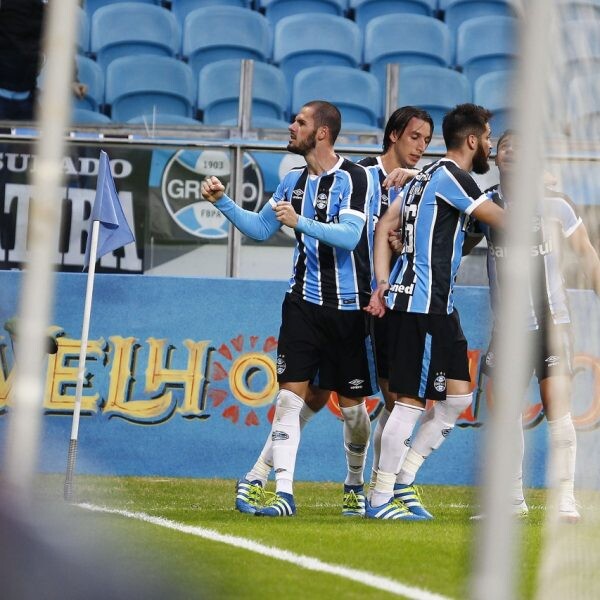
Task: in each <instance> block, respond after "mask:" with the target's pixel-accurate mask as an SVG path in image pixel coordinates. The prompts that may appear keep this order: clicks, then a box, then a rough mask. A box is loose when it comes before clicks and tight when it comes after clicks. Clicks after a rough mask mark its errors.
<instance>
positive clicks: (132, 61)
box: [106, 55, 194, 122]
mask: <svg viewBox="0 0 600 600" xmlns="http://www.w3.org/2000/svg"><path fill="white" fill-rule="evenodd" d="M193 79H194V78H193V75H192V71H191V69H190V68H189V67H188V65H186V64H185V63H183V62H181V61H179V60H176V59H174V58H169V57H167V56H155V55H134V56H124V57H121V58H117V59H115V60H114V61H113V62H111V63H110V65H108V68H107V70H106V104H107V105H109V106H110V107H111V116H112V119H113V121H119V122H123V121H127V120H129V119H132V118H134V117H137V116H140V115H160V114H161V113H165V114H171V115H181V116H183V117H192V116H193V104H194V83H193Z"/></svg>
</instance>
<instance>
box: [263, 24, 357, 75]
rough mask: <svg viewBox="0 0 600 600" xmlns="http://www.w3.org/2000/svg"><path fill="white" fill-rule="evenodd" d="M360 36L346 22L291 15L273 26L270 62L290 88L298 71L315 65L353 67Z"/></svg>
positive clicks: (354, 26)
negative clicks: (273, 36)
mask: <svg viewBox="0 0 600 600" xmlns="http://www.w3.org/2000/svg"><path fill="white" fill-rule="evenodd" d="M361 50H362V36H361V33H360V29H359V28H358V25H357V24H356V23H354V22H353V21H351V20H350V19H345V18H344V17H338V16H335V15H325V14H316V15H315V14H310V13H307V14H301V15H292V16H290V17H285V18H283V19H281V21H279V22H278V23H277V25H275V40H274V44H273V62H274V63H275V64H277V65H279V68H280V69H281V70H282V71H283V72H284V74H285V77H286V80H287V82H288V85H289V86H290V87H291V85H292V83H293V80H294V75H295V74H296V73H297V72H298V71H300V70H301V69H305V68H307V67H315V66H318V65H342V66H347V67H357V66H358V65H359V64H360V61H361Z"/></svg>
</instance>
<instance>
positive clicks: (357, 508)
mask: <svg viewBox="0 0 600 600" xmlns="http://www.w3.org/2000/svg"><path fill="white" fill-rule="evenodd" d="M365 502H366V497H365V493H364V489H363V486H362V485H344V500H343V503H342V515H343V516H344V517H364V516H365Z"/></svg>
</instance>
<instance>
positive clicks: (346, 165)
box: [202, 100, 377, 517]
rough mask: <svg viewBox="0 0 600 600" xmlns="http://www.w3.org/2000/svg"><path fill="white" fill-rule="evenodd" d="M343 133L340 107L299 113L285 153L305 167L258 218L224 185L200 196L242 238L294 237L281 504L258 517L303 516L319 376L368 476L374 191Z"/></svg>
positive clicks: (211, 180) (281, 355)
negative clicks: (302, 470) (301, 473)
mask: <svg viewBox="0 0 600 600" xmlns="http://www.w3.org/2000/svg"><path fill="white" fill-rule="evenodd" d="M340 128H341V116H340V112H339V110H338V109H337V107H336V106H334V105H333V104H330V103H329V102H325V101H320V100H315V101H312V102H309V103H307V104H306V105H304V106H303V107H302V108H301V110H300V112H299V113H298V114H297V115H296V117H295V119H294V122H293V123H292V124H291V125H290V127H289V131H290V140H289V143H288V146H287V149H288V151H289V152H293V153H295V154H300V155H302V156H303V157H304V158H305V160H306V166H305V167H303V168H295V169H292V170H291V171H290V172H289V173H288V174H287V175H286V176H285V177H284V178H283V180H282V181H281V183H280V184H279V186H278V187H277V189H276V191H275V193H274V194H273V197H272V198H271V199H270V201H269V202H268V203H267V204H266V205H265V206H264V207H263V208H262V210H261V211H260V212H259V213H253V212H251V211H247V210H244V209H242V208H240V207H239V206H237V205H236V204H235V202H234V201H233V200H231V199H230V198H228V197H227V196H225V194H224V191H225V187H224V186H223V184H222V183H221V182H220V181H219V179H218V178H216V177H207V178H206V180H204V181H203V182H202V196H203V198H204V199H205V200H208V201H209V202H212V203H214V204H215V206H216V207H217V208H218V209H219V210H220V211H221V212H222V213H223V214H224V215H225V217H226V218H227V219H228V220H229V221H230V222H231V223H232V224H233V225H234V226H235V227H237V228H238V229H239V230H240V231H241V232H242V233H244V234H245V235H247V236H249V237H251V238H253V239H256V240H266V239H268V238H269V237H271V236H272V235H273V234H274V233H275V232H276V231H278V230H279V228H280V227H281V226H282V225H287V226H288V227H291V228H292V229H294V230H295V234H296V249H295V253H294V264H293V273H292V276H291V279H290V287H289V290H288V292H287V294H286V296H285V299H284V301H283V307H282V320H281V328H280V331H279V343H278V355H277V379H278V382H279V393H278V395H277V400H276V410H275V417H274V419H273V426H272V430H271V439H272V448H273V463H274V468H275V481H276V496H275V498H274V499H273V501H272V502H270V503H269V505H267V506H264V507H262V508H259V509H258V510H256V511H255V513H254V514H256V515H258V516H268V517H279V516H291V515H294V514H295V513H296V506H295V502H294V497H293V476H294V468H295V462H296V453H297V450H298V444H299V441H300V415H301V412H302V409H303V407H304V403H305V400H306V398H307V397H308V395H309V393H310V383H311V382H313V381H315V380H316V378H317V377H318V382H319V386H320V387H321V388H322V389H323V390H333V391H335V392H337V394H338V398H339V404H340V408H341V411H342V415H343V416H344V419H345V421H348V426H349V428H350V431H349V440H348V442H347V444H346V446H347V447H348V448H349V449H350V450H351V452H352V455H351V456H348V460H352V461H354V462H355V463H356V462H360V463H361V465H362V466H360V465H357V466H358V467H359V468H360V471H361V477H362V470H363V468H364V461H365V457H366V451H367V447H368V443H369V437H370V433H371V427H370V421H369V416H368V413H367V410H366V406H365V396H367V395H371V394H373V393H374V392H376V391H377V384H376V380H375V373H374V365H375V360H374V354H373V348H372V343H371V338H370V335H369V329H370V327H369V319H368V317H367V315H365V313H364V312H363V311H362V310H361V309H362V308H363V307H365V306H366V305H367V303H368V302H369V295H370V292H371V263H370V255H369V242H368V233H369V228H367V227H365V224H366V223H367V220H368V219H369V215H370V202H371V196H372V184H371V178H370V176H369V174H368V172H367V170H366V169H365V168H363V167H362V166H360V165H357V164H355V163H353V162H351V161H349V160H347V159H344V158H342V157H340V156H338V155H337V154H336V153H335V151H334V148H333V146H334V143H335V140H336V138H337V135H338V133H339V131H340ZM248 483H252V482H248ZM240 484H244V481H242V482H240ZM241 491H242V492H243V491H244V490H241ZM239 493H240V487H239V484H238V495H239Z"/></svg>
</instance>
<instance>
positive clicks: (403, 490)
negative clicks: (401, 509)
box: [394, 483, 433, 519]
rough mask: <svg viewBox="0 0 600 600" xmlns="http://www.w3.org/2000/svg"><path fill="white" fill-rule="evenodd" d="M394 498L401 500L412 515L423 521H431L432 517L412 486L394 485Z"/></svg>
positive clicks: (415, 488)
mask: <svg viewBox="0 0 600 600" xmlns="http://www.w3.org/2000/svg"><path fill="white" fill-rule="evenodd" d="M394 498H395V499H396V500H401V501H402V502H403V503H404V506H406V508H408V510H409V511H410V512H411V513H412V514H413V515H418V516H419V517H423V519H433V515H432V514H431V513H430V512H429V511H428V510H427V509H426V508H425V507H424V506H423V504H422V503H421V494H420V492H419V490H418V488H417V487H415V486H414V485H404V484H402V483H397V484H396V485H394Z"/></svg>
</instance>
